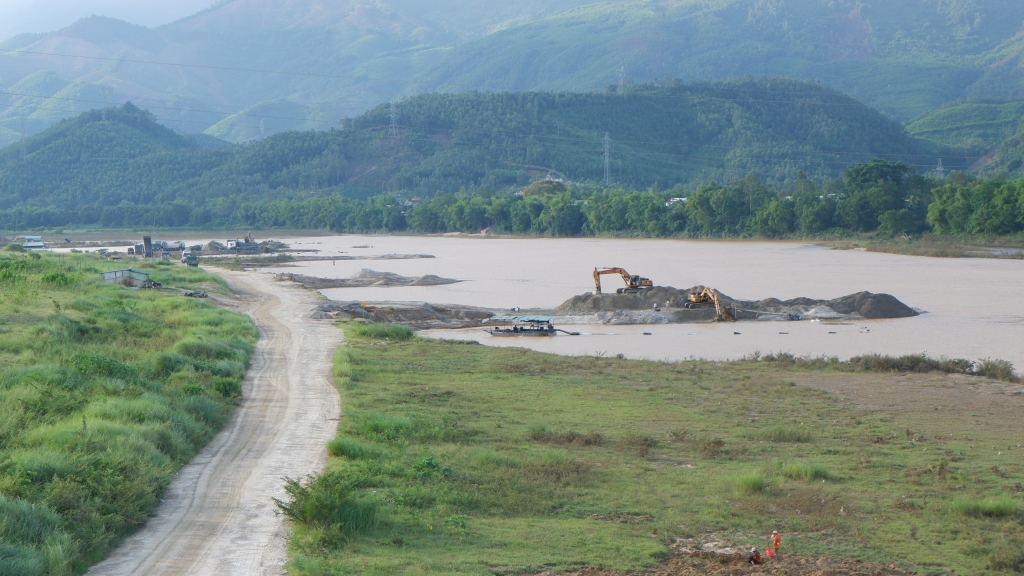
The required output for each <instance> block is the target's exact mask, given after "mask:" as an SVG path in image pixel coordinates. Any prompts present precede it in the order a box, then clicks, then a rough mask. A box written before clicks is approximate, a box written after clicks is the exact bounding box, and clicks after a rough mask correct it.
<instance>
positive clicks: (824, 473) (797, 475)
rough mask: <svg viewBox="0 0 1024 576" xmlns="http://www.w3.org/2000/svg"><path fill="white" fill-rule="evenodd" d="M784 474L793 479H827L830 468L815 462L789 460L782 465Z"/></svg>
mask: <svg viewBox="0 0 1024 576" xmlns="http://www.w3.org/2000/svg"><path fill="white" fill-rule="evenodd" d="M782 475H783V476H785V477H786V478H789V479H791V480H806V481H808V482H809V481H811V480H827V479H828V478H830V475H829V472H828V468H826V467H825V466H824V465H822V464H816V463H814V462H787V463H786V464H783V466H782Z"/></svg>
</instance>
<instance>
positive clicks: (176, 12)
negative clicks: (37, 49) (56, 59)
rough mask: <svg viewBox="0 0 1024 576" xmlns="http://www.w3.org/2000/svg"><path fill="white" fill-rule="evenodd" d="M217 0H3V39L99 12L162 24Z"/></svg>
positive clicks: (0, 16)
mask: <svg viewBox="0 0 1024 576" xmlns="http://www.w3.org/2000/svg"><path fill="white" fill-rule="evenodd" d="M214 2H215V0H0V40H2V39H7V38H10V37H11V36H14V35H15V34H21V33H23V32H49V31H51V30H56V29H58V28H63V27H64V26H67V25H68V24H71V23H72V22H74V21H75V20H78V19H79V18H85V17H87V16H91V15H93V14H96V15H98V16H110V17H112V18H118V19H120V20H126V21H128V22H131V23H133V24H142V25H143V26H159V25H161V24H167V23H168V22H173V21H175V20H177V19H179V18H183V17H185V16H189V15H192V14H195V13H196V12H198V11H200V10H202V9H203V8H207V7H209V6H211V5H212V4H214Z"/></svg>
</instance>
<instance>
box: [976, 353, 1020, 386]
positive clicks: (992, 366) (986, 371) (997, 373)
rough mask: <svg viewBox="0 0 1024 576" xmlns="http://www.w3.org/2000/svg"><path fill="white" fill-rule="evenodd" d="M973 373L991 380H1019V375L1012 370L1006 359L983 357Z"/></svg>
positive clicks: (1011, 365)
mask: <svg viewBox="0 0 1024 576" xmlns="http://www.w3.org/2000/svg"><path fill="white" fill-rule="evenodd" d="M974 373H975V374H977V375H978V376H984V377H985V378H991V379H993V380H1001V381H1003V382H1014V383H1017V382H1020V376H1018V375H1017V373H1015V372H1014V371H1013V364H1011V363H1010V362H1008V361H1006V360H993V359H991V358H985V359H984V360H982V361H980V362H978V365H977V367H976V368H975V370H974Z"/></svg>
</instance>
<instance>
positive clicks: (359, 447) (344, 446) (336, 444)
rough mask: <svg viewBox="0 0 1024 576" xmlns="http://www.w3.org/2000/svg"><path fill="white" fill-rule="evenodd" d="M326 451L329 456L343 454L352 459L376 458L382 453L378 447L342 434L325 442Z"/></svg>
mask: <svg viewBox="0 0 1024 576" xmlns="http://www.w3.org/2000/svg"><path fill="white" fill-rule="evenodd" d="M327 452H328V453H330V455H331V456H344V457H345V458H350V459H352V460H368V459H376V458H380V457H381V456H383V455H384V451H383V450H381V449H380V448H377V447H375V446H370V445H369V444H364V443H362V442H360V441H358V440H353V439H352V438H346V437H344V436H338V437H337V438H335V439H334V440H331V441H330V442H329V443H328V444H327Z"/></svg>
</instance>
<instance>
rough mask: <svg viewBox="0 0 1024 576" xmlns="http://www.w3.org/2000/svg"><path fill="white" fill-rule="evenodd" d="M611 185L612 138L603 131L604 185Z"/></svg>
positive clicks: (607, 186) (606, 186)
mask: <svg viewBox="0 0 1024 576" xmlns="http://www.w3.org/2000/svg"><path fill="white" fill-rule="evenodd" d="M611 185H612V139H611V138H609V137H608V133H607V132H605V133H604V187H605V188H610V187H611Z"/></svg>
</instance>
